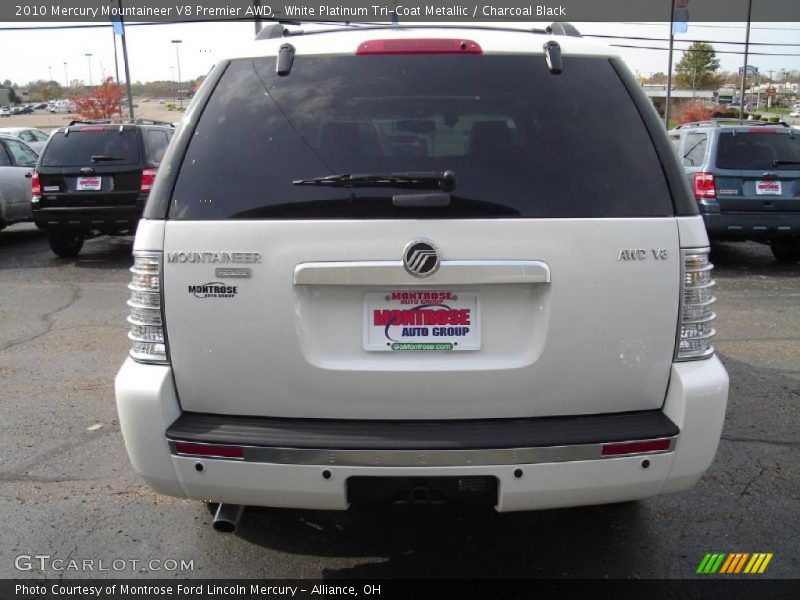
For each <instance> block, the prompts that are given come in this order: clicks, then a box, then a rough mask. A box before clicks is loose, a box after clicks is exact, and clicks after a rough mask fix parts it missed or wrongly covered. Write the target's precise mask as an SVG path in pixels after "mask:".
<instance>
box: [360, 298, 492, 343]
mask: <svg viewBox="0 0 800 600" xmlns="http://www.w3.org/2000/svg"><path fill="white" fill-rule="evenodd" d="M365 303H366V304H365V311H366V316H365V318H366V332H365V340H364V344H365V349H367V350H383V351H386V350H389V351H453V350H476V349H478V347H479V346H480V340H479V327H478V323H477V308H478V297H477V294H474V293H461V292H459V293H458V294H456V293H455V292H452V291H446V290H424V291H413V290H396V291H390V292H379V293H368V294H367V295H366V298H365Z"/></svg>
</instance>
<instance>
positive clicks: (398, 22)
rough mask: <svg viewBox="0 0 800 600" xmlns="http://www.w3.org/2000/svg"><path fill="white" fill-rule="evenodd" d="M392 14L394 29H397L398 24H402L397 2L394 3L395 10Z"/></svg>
mask: <svg viewBox="0 0 800 600" xmlns="http://www.w3.org/2000/svg"><path fill="white" fill-rule="evenodd" d="M391 15H392V29H396V28H397V26H398V25H400V19H399V18H398V17H397V2H395V3H394V10H393V11H392V12H391Z"/></svg>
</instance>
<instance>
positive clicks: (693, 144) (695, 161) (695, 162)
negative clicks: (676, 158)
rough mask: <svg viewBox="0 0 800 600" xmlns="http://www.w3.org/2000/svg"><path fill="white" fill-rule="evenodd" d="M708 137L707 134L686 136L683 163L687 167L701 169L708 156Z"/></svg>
mask: <svg viewBox="0 0 800 600" xmlns="http://www.w3.org/2000/svg"><path fill="white" fill-rule="evenodd" d="M707 143H708V136H707V135H706V134H705V133H690V134H688V135H687V136H686V143H685V145H684V147H683V156H681V161H682V162H683V165H684V166H685V167H699V166H700V165H702V164H703V158H704V157H705V155H706V144H707Z"/></svg>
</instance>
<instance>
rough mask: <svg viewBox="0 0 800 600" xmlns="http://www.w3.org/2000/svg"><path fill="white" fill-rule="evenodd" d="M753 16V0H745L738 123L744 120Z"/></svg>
mask: <svg viewBox="0 0 800 600" xmlns="http://www.w3.org/2000/svg"><path fill="white" fill-rule="evenodd" d="M752 16H753V0H747V33H746V34H745V42H744V67H743V68H742V85H741V90H740V92H739V125H741V124H742V121H744V84H745V81H746V80H747V56H748V54H749V53H750V19H751V18H752Z"/></svg>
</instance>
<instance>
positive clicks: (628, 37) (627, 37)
mask: <svg viewBox="0 0 800 600" xmlns="http://www.w3.org/2000/svg"><path fill="white" fill-rule="evenodd" d="M583 37H593V38H607V39H613V40H637V41H644V42H668V41H669V38H656V37H644V36H634V35H608V34H599V33H596V34H588V33H586V34H583ZM675 41H676V42H685V43H701V44H722V45H725V44H729V45H736V46H744V45H745V42H723V41H721V40H689V39H680V40H675ZM750 45H751V46H798V47H800V44H779V43H777V42H750Z"/></svg>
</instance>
